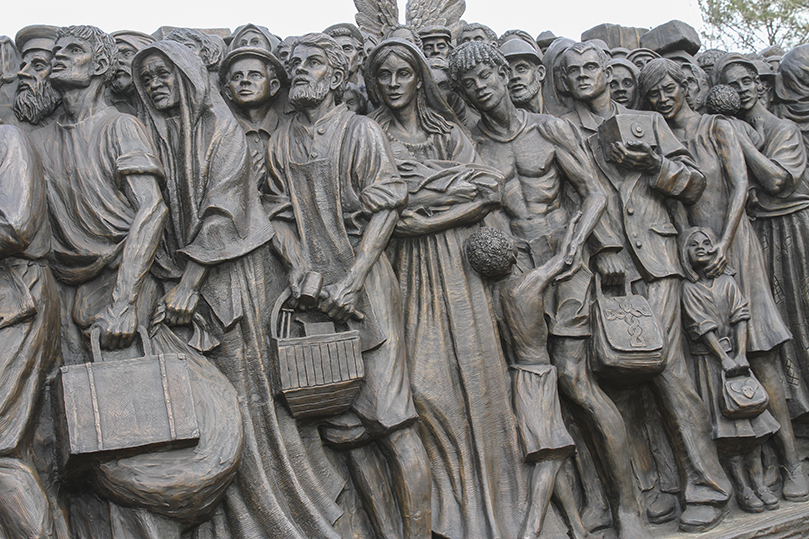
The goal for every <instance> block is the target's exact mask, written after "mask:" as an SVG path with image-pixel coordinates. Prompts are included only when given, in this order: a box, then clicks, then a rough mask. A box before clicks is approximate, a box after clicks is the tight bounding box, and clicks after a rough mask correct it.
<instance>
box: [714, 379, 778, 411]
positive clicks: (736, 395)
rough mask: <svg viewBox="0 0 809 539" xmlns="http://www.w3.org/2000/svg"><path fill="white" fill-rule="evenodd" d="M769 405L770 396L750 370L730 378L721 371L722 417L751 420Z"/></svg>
mask: <svg viewBox="0 0 809 539" xmlns="http://www.w3.org/2000/svg"><path fill="white" fill-rule="evenodd" d="M769 404H770V396H769V395H767V390H766V389H764V386H762V385H761V382H759V381H758V379H757V378H756V377H755V376H753V373H752V372H750V369H747V370H746V371H745V372H743V373H741V374H737V375H733V376H730V375H728V373H727V372H726V371H724V370H723V371H722V415H724V416H725V417H727V418H728V419H752V418H754V417H756V416H758V415H760V414H761V413H762V412H763V411H764V410H766V409H767V406H768V405H769Z"/></svg>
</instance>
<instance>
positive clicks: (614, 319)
mask: <svg viewBox="0 0 809 539" xmlns="http://www.w3.org/2000/svg"><path fill="white" fill-rule="evenodd" d="M595 281H596V299H595V302H593V309H592V324H593V336H592V339H591V343H592V354H591V367H592V369H593V372H595V373H596V374H597V375H598V376H599V377H601V378H605V379H608V380H610V381H613V382H617V383H620V384H621V385H634V384H637V383H640V382H643V381H644V380H646V379H648V378H649V377H651V376H654V375H656V374H659V373H660V372H662V371H663V369H664V368H665V366H666V356H665V341H664V339H663V330H662V329H661V327H660V323H659V322H658V320H657V317H656V316H655V314H654V312H653V311H652V308H651V307H650V306H649V302H648V301H647V300H646V298H644V297H643V296H639V295H635V294H632V291H631V288H630V282H629V279H628V278H627V277H626V276H624V295H623V296H616V297H608V296H605V295H604V293H603V291H602V289H601V276H600V275H596V279H595Z"/></svg>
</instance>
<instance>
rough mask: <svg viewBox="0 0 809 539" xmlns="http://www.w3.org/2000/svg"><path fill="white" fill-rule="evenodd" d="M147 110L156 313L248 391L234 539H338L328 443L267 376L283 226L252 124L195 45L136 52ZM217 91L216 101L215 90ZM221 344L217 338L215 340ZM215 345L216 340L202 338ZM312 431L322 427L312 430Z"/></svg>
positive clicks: (228, 503)
mask: <svg viewBox="0 0 809 539" xmlns="http://www.w3.org/2000/svg"><path fill="white" fill-rule="evenodd" d="M133 73H134V74H135V85H136V88H137V91H138V95H139V96H140V99H141V101H142V102H143V104H144V110H143V112H142V114H143V118H144V121H145V123H146V124H147V126H148V128H149V129H150V131H151V133H152V136H153V138H154V140H155V142H156V144H157V146H158V151H159V155H160V158H161V160H162V161H163V163H164V164H165V166H166V169H167V173H166V181H165V183H164V184H163V191H164V196H165V198H166V200H167V201H168V205H169V208H170V210H171V217H170V220H169V222H168V224H167V226H166V231H165V234H164V242H163V245H162V247H161V250H160V252H159V254H158V256H157V257H156V258H157V260H156V262H155V264H154V266H153V268H152V272H153V273H154V274H155V275H156V276H157V277H158V278H159V279H160V281H161V282H162V285H163V287H164V290H165V292H166V294H165V296H164V297H163V299H162V300H160V302H159V304H158V307H157V310H156V311H155V316H156V317H157V318H159V319H162V320H163V321H164V322H165V323H166V325H168V326H170V327H171V328H172V330H173V331H174V332H175V333H176V334H177V335H180V336H184V337H186V338H188V336H189V334H190V333H191V329H192V328H194V330H195V331H194V334H196V335H202V334H203V333H205V334H208V335H209V336H210V337H212V338H213V339H204V340H203V339H194V338H193V336H191V344H192V346H195V347H197V348H198V349H205V348H207V349H208V355H209V357H210V359H211V360H212V361H213V362H214V364H215V365H216V366H217V367H218V368H219V369H220V370H221V371H222V372H223V373H224V374H225V376H226V377H227V378H228V380H230V382H231V383H232V384H233V386H234V388H236V391H237V392H238V395H239V403H240V406H241V410H240V411H241V416H242V424H243V426H244V432H245V443H244V447H243V450H242V456H241V464H240V466H239V469H238V471H237V475H236V479H235V481H234V482H233V484H231V485H230V487H228V489H227V491H226V493H225V499H224V502H223V507H224V513H225V516H226V518H227V528H228V530H229V533H230V537H232V538H245V539H246V538H253V537H285V538H286V537H288V538H292V539H295V538H298V539H304V538H308V537H319V538H320V537H322V538H327V539H335V538H336V537H337V535H336V532H335V531H334V529H333V524H334V523H335V521H336V520H337V519H338V518H339V516H340V515H341V513H342V511H341V509H340V508H339V506H337V504H336V503H335V500H336V499H337V496H338V495H339V493H340V491H341V490H342V485H343V483H342V481H341V480H340V478H339V477H338V476H337V474H336V472H335V471H334V470H333V468H332V466H331V465H330V464H329V463H328V462H327V461H326V457H325V454H324V453H323V448H322V446H321V445H319V444H311V443H310V444H304V442H303V439H302V434H301V431H302V430H305V429H307V428H310V429H311V430H314V428H315V427H307V426H306V425H298V424H297V423H296V420H295V419H294V418H293V417H292V416H291V415H290V414H289V412H288V411H287V410H286V409H285V408H284V407H283V405H282V404H281V403H280V402H276V400H275V398H274V391H273V388H272V380H271V378H270V376H268V374H267V369H268V366H269V365H271V360H270V358H269V357H268V353H269V349H268V347H267V342H268V341H269V336H268V335H267V334H266V331H267V328H268V327H269V315H270V305H269V304H268V302H269V301H270V300H274V299H275V298H274V297H271V295H272V294H271V292H272V290H271V289H270V288H269V287H270V286H274V283H272V282H270V279H271V278H272V277H273V274H271V273H269V272H267V271H265V267H266V265H265V262H266V259H265V257H267V256H268V255H269V249H268V243H269V242H270V241H271V240H272V238H273V235H274V231H273V226H272V225H271V223H270V222H269V220H268V219H267V216H266V214H265V213H264V211H263V208H262V207H261V202H260V200H259V193H258V189H257V187H256V185H255V183H254V181H253V180H254V178H253V175H252V173H251V164H250V159H249V156H248V145H247V141H246V140H245V137H244V133H243V131H242V129H241V127H240V126H239V123H238V122H237V121H236V119H235V118H234V117H233V114H232V113H231V112H230V110H229V109H228V108H227V106H226V105H225V103H224V101H223V100H222V98H221V96H219V94H218V92H217V91H216V89H215V88H214V87H212V86H211V85H210V83H209V76H208V73H207V71H206V69H205V66H203V64H202V62H201V61H200V59H199V57H198V56H197V55H195V54H194V52H193V51H192V50H191V49H189V48H187V47H185V46H184V45H181V44H180V43H177V42H174V41H159V42H157V43H154V44H153V45H150V46H149V47H146V48H145V49H143V50H142V51H141V52H140V53H138V55H137V56H136V57H135V60H134V61H133ZM217 96H218V97H219V99H215V98H216V97H217ZM217 341H218V345H216V346H212V345H215V344H216V342H217ZM206 342H207V343H208V346H203V345H205V344H206ZM309 436H315V437H316V436H317V433H316V432H312V433H311V434H309Z"/></svg>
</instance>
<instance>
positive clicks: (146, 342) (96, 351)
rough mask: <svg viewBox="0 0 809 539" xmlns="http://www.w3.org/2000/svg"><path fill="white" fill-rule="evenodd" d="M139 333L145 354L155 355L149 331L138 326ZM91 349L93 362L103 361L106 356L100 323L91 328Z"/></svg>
mask: <svg viewBox="0 0 809 539" xmlns="http://www.w3.org/2000/svg"><path fill="white" fill-rule="evenodd" d="M138 335H139V336H140V346H141V349H142V350H143V355H144V356H151V355H154V354H153V349H152V340H151V339H150V338H149V331H148V330H147V329H146V328H145V327H144V326H138ZM90 351H91V352H92V355H93V363H101V362H103V361H104V356H102V355H101V326H99V325H98V324H96V325H94V326H93V327H92V328H91V329H90Z"/></svg>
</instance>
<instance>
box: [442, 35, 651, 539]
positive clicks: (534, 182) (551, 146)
mask: <svg viewBox="0 0 809 539" xmlns="http://www.w3.org/2000/svg"><path fill="white" fill-rule="evenodd" d="M450 73H451V76H452V80H453V83H454V84H455V85H456V86H458V87H460V88H461V90H462V91H463V92H464V93H465V94H466V97H467V99H468V100H469V101H470V102H471V103H472V104H473V105H474V106H475V107H476V108H477V109H478V110H479V111H480V113H481V118H480V121H479V122H478V123H477V125H476V126H475V127H474V128H473V129H472V137H473V139H474V140H475V141H476V143H477V147H478V153H479V155H480V157H481V158H482V159H483V161H484V162H485V163H486V164H488V165H491V166H493V167H495V168H497V169H499V170H500V171H501V172H502V173H503V174H504V175H505V178H506V187H505V190H504V200H503V210H502V212H501V213H500V214H499V215H496V216H495V217H497V218H499V219H500V221H501V222H500V223H496V226H498V227H499V228H501V229H502V230H505V231H509V232H510V233H511V234H512V235H513V236H514V237H515V240H516V241H515V243H516V244H517V245H518V250H519V253H518V257H517V267H518V272H520V271H521V272H527V271H529V270H531V269H532V268H534V267H537V266H540V265H542V264H544V263H545V262H547V261H548V260H549V259H550V258H551V257H553V256H554V255H555V254H556V251H557V249H558V246H559V244H560V241H561V239H562V237H563V236H564V232H565V226H566V225H567V223H568V222H569V221H570V216H569V214H568V211H567V209H566V208H565V207H564V206H563V198H564V196H563V195H564V189H563V187H564V184H565V183H566V182H569V183H570V186H571V187H572V188H573V189H574V190H575V191H576V192H577V193H578V195H579V197H580V199H581V204H580V208H579V209H580V210H581V212H582V217H581V219H580V220H579V222H578V223H577V225H576V230H575V233H574V236H573V241H572V242H571V244H570V247H569V248H568V251H567V253H566V255H565V262H566V263H567V264H568V265H570V270H568V271H566V272H565V273H564V274H563V275H561V276H560V277H558V278H557V281H556V282H555V283H554V284H553V285H552V286H549V287H548V290H547V291H546V301H545V313H546V316H547V317H548V319H549V333H550V338H549V339H548V341H549V351H550V357H551V362H552V363H553V364H554V366H555V367H556V369H557V371H558V376H559V386H560V389H561V390H562V394H563V395H564V396H565V397H567V398H568V399H569V400H570V401H571V403H573V404H574V405H575V408H576V409H577V411H578V412H580V413H581V414H580V415H583V417H582V419H584V420H585V421H586V423H587V424H588V425H590V426H592V427H593V433H594V435H595V440H596V442H597V443H599V444H600V445H602V448H601V449H602V450H600V451H597V452H596V453H597V454H600V455H602V456H603V460H604V468H605V470H606V472H607V474H608V475H609V476H610V477H609V480H608V481H607V482H606V483H607V484H608V485H612V486H613V487H614V490H615V494H614V497H613V499H615V500H617V502H618V503H617V505H616V507H615V522H616V523H617V525H618V528H619V530H620V538H621V539H628V538H630V537H631V538H636V537H647V532H646V530H645V528H644V526H643V522H642V519H641V510H640V503H639V500H638V496H637V493H636V490H635V486H634V482H633V478H632V470H631V469H630V465H629V462H628V461H627V460H626V459H625V458H623V455H624V452H625V446H626V443H627V440H626V427H625V425H624V422H623V420H622V418H621V416H620V414H619V413H618V410H617V408H615V405H614V404H613V403H612V402H611V401H610V400H609V399H608V398H607V396H606V395H605V394H604V392H603V391H602V390H601V388H600V387H599V386H598V385H597V384H596V382H595V380H594V379H593V377H592V374H591V373H590V371H589V369H588V368H587V361H586V360H587V354H586V352H587V337H588V336H589V335H590V325H589V311H590V304H589V300H588V297H589V296H588V294H589V288H590V281H591V280H592V274H591V273H590V271H589V270H588V269H587V267H586V266H585V265H584V264H583V262H582V250H583V246H584V243H585V241H586V240H587V241H588V247H589V249H588V252H589V254H595V253H598V252H600V251H602V250H603V249H605V248H611V247H613V246H615V245H617V244H618V243H617V242H618V238H617V237H615V234H614V233H612V232H610V231H609V230H608V229H607V228H605V227H604V226H601V225H599V227H598V228H595V227H596V224H597V223H598V221H599V218H600V216H601V213H602V211H603V209H604V207H605V202H606V195H605V192H604V190H603V188H602V187H601V184H600V183H599V182H598V181H597V180H596V173H595V171H594V170H593V167H592V165H591V164H590V160H589V158H588V157H587V154H586V152H585V149H584V147H583V143H582V140H581V137H580V136H579V134H578V132H577V131H576V129H575V128H574V127H573V126H572V125H571V124H570V123H568V122H566V121H563V120H559V119H556V118H553V117H551V116H547V115H541V114H534V113H530V112H527V111H525V110H522V109H517V107H516V106H515V105H514V104H513V103H512V101H511V99H510V97H509V93H508V82H509V79H510V73H509V64H508V62H507V60H506V59H505V57H504V56H503V55H502V54H501V53H500V51H498V50H497V49H495V48H494V47H492V46H491V45H489V44H486V43H483V42H471V43H467V44H464V45H462V46H460V47H459V48H457V49H455V50H454V51H453V53H452V55H451V56H450ZM591 233H592V234H591ZM588 238H589V239H588Z"/></svg>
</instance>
